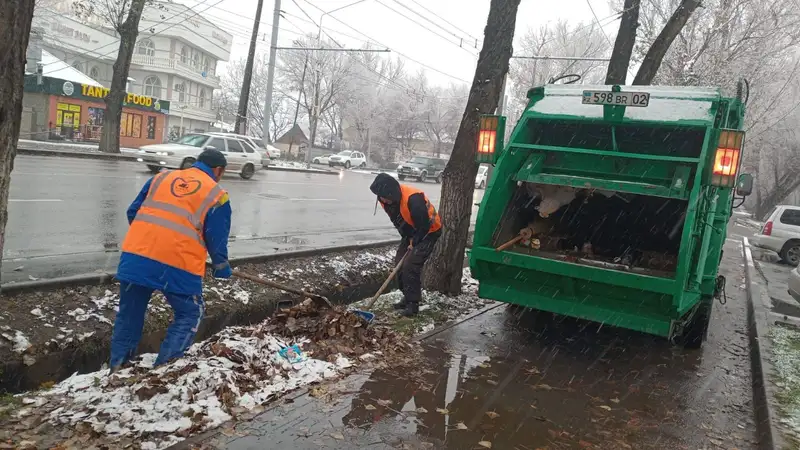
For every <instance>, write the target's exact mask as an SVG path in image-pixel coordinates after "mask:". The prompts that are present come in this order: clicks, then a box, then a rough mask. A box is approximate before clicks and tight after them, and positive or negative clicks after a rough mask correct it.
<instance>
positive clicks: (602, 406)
mask: <svg viewBox="0 0 800 450" xmlns="http://www.w3.org/2000/svg"><path fill="white" fill-rule="evenodd" d="M599 407H600V408H602V409H605V410H606V411H611V407H610V406H607V405H600V406H599Z"/></svg>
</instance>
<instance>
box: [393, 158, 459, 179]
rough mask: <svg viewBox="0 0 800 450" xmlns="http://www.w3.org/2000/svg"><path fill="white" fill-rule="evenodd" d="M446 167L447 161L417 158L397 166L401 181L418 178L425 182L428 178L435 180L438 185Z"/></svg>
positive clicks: (398, 176)
mask: <svg viewBox="0 0 800 450" xmlns="http://www.w3.org/2000/svg"><path fill="white" fill-rule="evenodd" d="M446 165H447V160H446V159H441V158H429V157H427V156H415V157H413V158H412V159H411V161H406V162H404V163H403V164H400V165H399V166H397V178H399V179H400V180H401V181H402V180H405V179H406V178H416V179H417V180H419V181H421V182H425V180H427V179H428V178H433V179H435V180H436V182H437V183H441V182H442V172H444V167H445V166H446Z"/></svg>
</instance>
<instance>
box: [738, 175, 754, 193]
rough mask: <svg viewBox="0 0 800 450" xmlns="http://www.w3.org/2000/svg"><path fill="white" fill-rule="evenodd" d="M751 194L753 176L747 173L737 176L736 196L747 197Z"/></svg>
mask: <svg viewBox="0 0 800 450" xmlns="http://www.w3.org/2000/svg"><path fill="white" fill-rule="evenodd" d="M752 193H753V176H752V175H750V174H749V173H743V174H741V175H739V180H737V181H736V195H739V196H741V197H747V196H748V195H750V194H752Z"/></svg>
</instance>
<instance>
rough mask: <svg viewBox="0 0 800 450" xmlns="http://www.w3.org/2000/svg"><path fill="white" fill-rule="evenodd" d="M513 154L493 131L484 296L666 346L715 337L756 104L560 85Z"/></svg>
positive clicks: (516, 134)
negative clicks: (727, 245)
mask: <svg viewBox="0 0 800 450" xmlns="http://www.w3.org/2000/svg"><path fill="white" fill-rule="evenodd" d="M527 97H528V103H527V106H526V107H525V109H524V112H523V113H522V115H521V117H519V120H518V121H517V124H516V126H515V127H514V129H513V131H512V133H511V134H510V137H509V139H508V143H505V142H504V141H505V139H504V137H505V134H506V133H505V122H506V118H505V117H503V116H499V115H484V116H481V118H480V124H479V126H480V130H479V132H478V140H477V146H478V148H477V153H476V154H477V162H478V163H487V164H492V165H494V173H493V175H492V179H491V180H490V181H489V185H488V187H487V189H486V191H485V193H484V196H483V200H482V201H481V204H480V208H479V210H478V217H477V222H476V226H475V235H474V242H473V246H472V250H471V251H470V257H469V261H470V269H471V271H472V275H473V276H474V277H475V278H476V279H477V280H478V281H479V296H480V297H482V298H488V299H493V300H497V301H501V302H506V303H511V304H515V305H519V306H523V307H527V308H533V309H537V310H543V311H547V312H551V313H555V314H559V315H564V316H569V317H574V318H577V319H584V320H589V321H595V322H599V323H602V324H606V325H613V326H616V327H622V328H627V329H631V330H636V331H639V332H643V333H649V334H653V335H658V336H663V337H665V338H668V339H670V340H671V341H672V342H673V343H675V344H676V345H683V346H685V347H687V348H698V347H700V346H701V345H702V343H703V341H704V340H705V338H706V335H707V332H708V326H709V321H710V318H711V309H712V306H713V302H714V298H720V299H722V298H723V297H722V296H724V288H725V279H724V277H722V276H720V275H719V273H718V272H719V264H720V260H721V258H722V247H723V244H724V242H725V237H726V225H727V223H728V220H729V218H730V216H731V212H732V208H733V207H734V206H738V205H736V203H737V201H738V202H740V203H739V204H741V202H743V198H744V196H746V195H748V194H749V193H750V191H751V190H752V184H753V179H752V176H750V175H747V174H739V167H740V164H741V161H742V152H743V144H744V137H745V133H744V131H743V124H744V114H745V104H746V99H743V98H742V89H741V84H740V88H739V90H738V91H737V93H736V94H735V95H733V96H728V97H726V96H724V95H723V94H722V91H721V89H719V88H700V87H656V86H617V85H614V86H588V85H576V84H549V85H545V86H539V87H535V88H533V89H530V90H529V91H528V95H527Z"/></svg>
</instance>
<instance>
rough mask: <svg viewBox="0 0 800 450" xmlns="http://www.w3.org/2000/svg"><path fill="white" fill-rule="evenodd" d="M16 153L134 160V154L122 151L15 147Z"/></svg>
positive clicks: (107, 159)
mask: <svg viewBox="0 0 800 450" xmlns="http://www.w3.org/2000/svg"><path fill="white" fill-rule="evenodd" d="M17 154H18V155H28V156H58V157H62V158H78V159H101V160H106V161H133V162H136V157H135V156H131V155H126V154H123V153H100V152H97V153H94V152H70V151H65V150H43V149H33V148H24V147H17Z"/></svg>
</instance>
